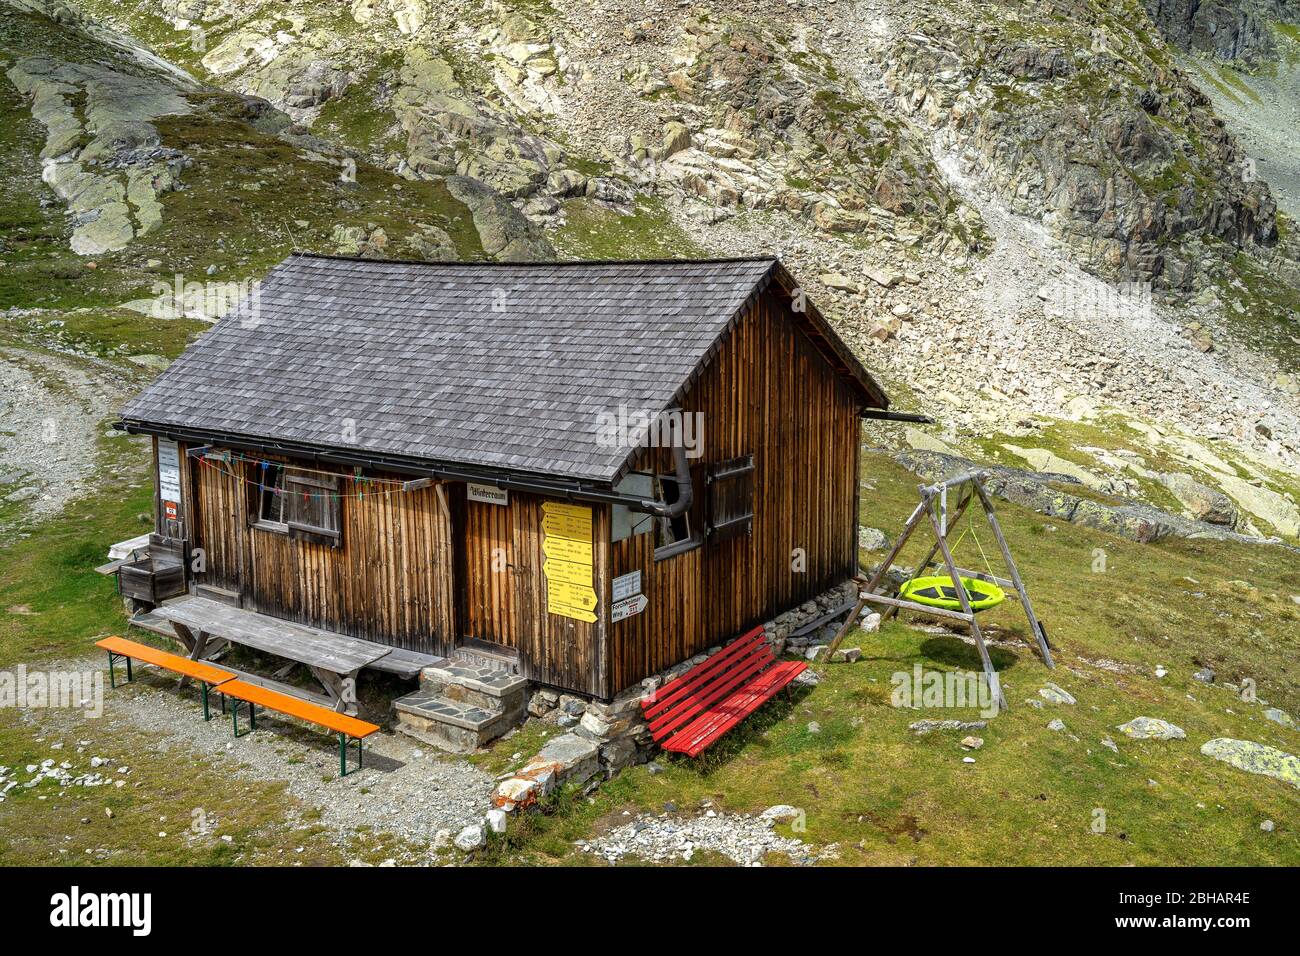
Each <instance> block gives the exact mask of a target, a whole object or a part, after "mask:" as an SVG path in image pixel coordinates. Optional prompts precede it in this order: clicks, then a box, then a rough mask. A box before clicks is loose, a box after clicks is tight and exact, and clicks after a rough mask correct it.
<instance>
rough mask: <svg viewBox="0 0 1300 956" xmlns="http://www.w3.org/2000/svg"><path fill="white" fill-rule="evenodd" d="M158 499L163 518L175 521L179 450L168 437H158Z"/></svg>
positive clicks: (177, 499) (176, 514) (178, 491)
mask: <svg viewBox="0 0 1300 956" xmlns="http://www.w3.org/2000/svg"><path fill="white" fill-rule="evenodd" d="M158 499H159V500H160V501H161V502H162V513H163V518H164V519H166V520H168V521H175V520H176V518H177V517H178V516H179V515H178V512H179V510H180V502H181V452H180V448H179V447H178V446H177V444H176V442H174V441H172V440H171V439H169V438H159V439H158Z"/></svg>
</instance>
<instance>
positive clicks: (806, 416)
mask: <svg viewBox="0 0 1300 956" xmlns="http://www.w3.org/2000/svg"><path fill="white" fill-rule="evenodd" d="M786 308H787V307H786V306H785V305H784V304H783V303H782V301H781V300H779V299H777V298H776V297H775V296H774V295H772V294H771V293H766V294H764V295H763V296H762V297H760V299H759V300H758V301H757V303H756V304H755V306H754V307H753V309H752V310H751V311H750V313H749V314H748V315H747V316H746V317H745V318H744V319H742V320H741V322H740V323H739V324H738V326H737V327H736V329H735V331H734V332H733V333H732V335H731V337H730V338H729V339H728V340H727V341H725V342H724V344H723V346H722V348H721V349H720V351H719V353H718V354H717V355H716V356H715V357H714V359H713V361H712V362H711V363H710V365H709V366H708V367H707V368H706V369H705V371H704V373H703V374H702V375H701V377H700V379H699V380H698V381H697V382H696V384H695V385H694V387H692V389H691V390H690V392H689V393H688V395H687V396H686V397H685V399H684V400H683V403H682V405H683V408H684V410H685V411H688V412H694V411H699V412H702V413H703V415H704V419H703V427H704V454H703V455H702V456H701V457H700V458H698V459H695V460H694V461H693V462H692V464H693V472H694V477H695V502H694V505H693V507H692V509H691V522H692V528H695V529H701V530H702V529H703V528H704V520H705V514H706V511H705V507H706V498H707V489H706V487H705V483H704V480H703V472H704V469H705V467H706V466H707V464H708V463H712V462H721V461H726V460H729V459H732V458H737V457H739V456H742V455H748V454H753V455H754V465H755V472H754V523H753V533H752V535H751V536H742V537H739V538H735V539H733V540H731V541H726V542H722V543H719V544H714V543H712V542H710V541H707V540H706V541H705V543H704V544H703V545H702V546H701V547H699V548H697V549H695V550H693V551H689V552H686V553H684V554H679V555H677V556H675V557H669V558H666V559H664V560H662V561H655V559H654V554H653V550H654V538H653V535H652V534H642V535H637V536H635V537H632V538H630V539H627V540H624V541H620V542H616V543H614V544H613V545H611V550H610V564H611V566H610V572H609V573H610V576H611V578H612V577H614V576H617V575H621V574H625V573H627V572H630V571H634V570H638V569H640V570H641V571H642V582H643V583H642V589H643V593H644V594H645V595H646V597H647V599H648V601H649V604H648V606H647V607H646V609H645V610H644V611H643V612H642V613H641V614H638V615H634V616H632V617H630V618H627V619H626V620H623V621H620V622H617V623H607V625H606V626H607V628H608V634H609V637H608V643H609V683H608V685H607V690H606V696H609V695H612V694H614V693H617V692H618V691H619V690H621V689H623V688H626V687H629V686H631V685H632V684H634V683H636V682H637V681H639V680H641V679H642V678H644V677H647V676H649V675H651V674H654V673H656V672H658V671H661V670H663V669H665V668H667V667H671V666H672V665H673V664H676V663H678V662H679V661H682V660H684V659H686V658H688V657H690V656H691V655H693V654H695V653H698V652H700V651H702V650H704V649H706V648H708V647H710V646H712V645H714V644H717V643H719V642H720V641H723V640H725V639H727V638H729V637H732V636H734V635H736V634H738V633H740V632H741V631H743V630H745V629H747V628H750V627H752V626H754V625H756V624H761V623H762V622H764V621H766V620H770V619H771V617H773V616H774V615H776V614H778V613H780V612H782V611H784V610H787V609H789V608H791V607H794V606H795V605H798V604H800V603H802V602H803V601H806V600H809V599H811V598H813V597H815V596H817V595H818V594H820V593H822V592H823V591H825V590H827V589H828V588H830V587H833V586H835V585H837V584H839V583H842V582H843V581H845V580H847V579H848V578H849V577H850V576H851V575H852V574H853V573H854V572H855V570H856V568H857V526H858V522H857V502H858V494H857V492H858V455H859V448H858V435H859V419H858V410H859V407H860V401H859V399H858V397H857V396H856V395H855V394H854V393H853V391H852V390H851V389H850V387H849V386H848V385H847V384H845V382H844V381H843V380H842V379H841V378H840V377H839V376H838V375H837V374H835V372H834V371H833V369H832V368H831V367H830V365H829V364H828V363H827V362H826V361H825V359H824V358H823V357H822V356H821V354H820V353H819V352H818V351H817V349H816V348H815V347H814V346H813V344H812V343H811V341H810V340H809V339H808V338H807V336H806V335H805V334H804V333H803V332H802V331H800V330H799V328H798V326H797V325H796V324H795V323H794V322H793V321H791V317H790V314H789V313H788V312H787V311H786ZM652 466H657V467H658V469H659V471H660V472H661V473H668V474H671V472H672V464H671V455H670V453H669V452H668V451H667V450H664V449H659V450H648V451H647V452H645V453H644V454H643V456H642V460H641V461H640V462H639V463H638V465H637V470H649V468H650V467H652ZM796 548H801V549H803V552H804V555H805V560H806V568H805V570H803V571H801V572H800V571H796V570H793V567H792V561H793V552H794V549H796ZM599 593H601V597H602V607H603V609H604V614H605V618H606V620H607V621H608V607H609V600H610V594H609V592H608V591H604V592H599Z"/></svg>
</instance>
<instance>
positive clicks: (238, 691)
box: [217, 680, 379, 777]
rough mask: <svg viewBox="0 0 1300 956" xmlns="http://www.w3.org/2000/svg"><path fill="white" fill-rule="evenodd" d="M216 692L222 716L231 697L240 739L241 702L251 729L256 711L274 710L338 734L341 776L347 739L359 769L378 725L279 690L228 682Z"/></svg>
mask: <svg viewBox="0 0 1300 956" xmlns="http://www.w3.org/2000/svg"><path fill="white" fill-rule="evenodd" d="M217 693H218V694H220V695H221V711H222V713H225V709H226V698H227V697H230V698H231V702H230V720H231V724H232V726H233V728H234V732H235V736H236V737H238V736H239V701H243V702H244V703H245V704H247V705H248V722H249V725H250V727H251V729H253V730H256V729H257V711H256V709H255V708H257V707H265V708H266V709H267V710H274V711H277V712H279V713H281V714H286V715H288V716H290V717H297V718H298V719H299V720H305V721H307V722H308V723H312V724H316V725H318V726H321V727H324V728H325V729H326V730H332V731H334V733H336V734H338V735H339V776H340V777H346V776H347V775H348V749H347V748H348V744H347V741H348V739H349V738H350V739H352V740H355V741H356V742H357V769H358V770H359V769H361V766H362V763H363V761H364V759H365V758H364V753H365V751H364V749H363V747H362V741H364V740H365V739H366V738H367V737H369V736H370V735H371V734H373V733H375V731H377V730H379V726H378V725H377V724H372V723H369V722H367V721H364V720H358V719H357V718H355V717H349V716H348V715H347V714H341V713H339V712H338V711H336V710H330V709H329V708H328V707H322V706H320V704H313V703H312V702H311V701H307V700H302V699H301V698H299V697H290V696H289V695H288V694H281V693H280V692H279V691H275V690H270V689H268V688H266V687H259V686H258V685H257V684H250V683H249V682H248V681H243V680H230V681H226V682H224V683H222V684H218V685H217Z"/></svg>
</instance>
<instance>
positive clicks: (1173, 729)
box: [1115, 717, 1187, 740]
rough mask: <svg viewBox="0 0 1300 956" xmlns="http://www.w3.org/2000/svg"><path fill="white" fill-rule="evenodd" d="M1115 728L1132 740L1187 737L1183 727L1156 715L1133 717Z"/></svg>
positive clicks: (1180, 738) (1182, 738) (1179, 738)
mask: <svg viewBox="0 0 1300 956" xmlns="http://www.w3.org/2000/svg"><path fill="white" fill-rule="evenodd" d="M1115 729H1116V730H1118V731H1119V732H1120V733H1122V734H1123V735H1124V736H1125V737H1132V738H1133V739H1134V740H1185V739H1186V738H1187V734H1186V733H1185V732H1184V731H1183V728H1181V727H1178V726H1176V725H1174V724H1171V723H1169V721H1167V720H1160V719H1159V718H1156V717H1134V718H1133V719H1132V720H1130V721H1129V722H1128V723H1126V724H1120V725H1119V726H1118V727H1116V728H1115Z"/></svg>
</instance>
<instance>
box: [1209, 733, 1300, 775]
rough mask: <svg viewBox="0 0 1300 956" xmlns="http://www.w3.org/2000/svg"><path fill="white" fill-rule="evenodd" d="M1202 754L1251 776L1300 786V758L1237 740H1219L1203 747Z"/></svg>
mask: <svg viewBox="0 0 1300 956" xmlns="http://www.w3.org/2000/svg"><path fill="white" fill-rule="evenodd" d="M1201 753H1203V754H1205V756H1207V757H1213V758H1214V759H1215V760H1221V761H1223V762H1224V763H1226V764H1228V765H1229V766H1232V767H1236V768H1237V769H1238V770H1245V771H1246V772H1247V773H1257V774H1261V775H1263V776H1265V777H1272V778H1274V779H1275V780H1281V781H1282V782H1284V783H1289V784H1291V786H1293V787H1300V757H1296V756H1295V755H1294V754H1289V753H1286V752H1284V751H1281V750H1278V749H1277V748H1276V747H1269V746H1267V745H1265V744H1260V743H1255V742H1254V741H1252V740H1234V739H1233V738H1231V737H1216V738H1215V739H1213V740H1209V741H1206V742H1205V743H1204V744H1203V745H1202V746H1201Z"/></svg>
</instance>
